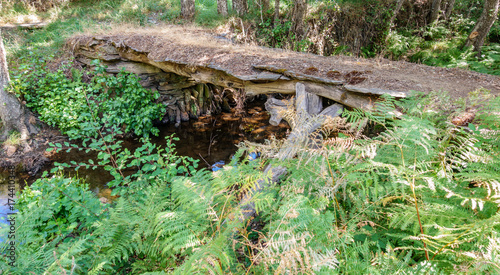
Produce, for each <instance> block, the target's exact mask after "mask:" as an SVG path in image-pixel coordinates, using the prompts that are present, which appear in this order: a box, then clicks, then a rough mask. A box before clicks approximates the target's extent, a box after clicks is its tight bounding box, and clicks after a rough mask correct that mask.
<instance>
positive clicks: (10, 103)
mask: <svg viewBox="0 0 500 275" xmlns="http://www.w3.org/2000/svg"><path fill="white" fill-rule="evenodd" d="M5 55H6V53H5V48H4V45H3V38H2V33H1V32H0V118H1V119H2V124H3V132H2V135H1V137H0V139H1V140H4V139H5V138H7V137H8V135H9V132H10V131H12V130H17V131H18V132H19V133H20V134H21V139H22V140H26V139H27V138H28V137H29V135H30V134H33V133H36V132H37V128H36V127H35V126H34V125H32V124H31V123H30V122H29V120H30V115H29V114H28V112H27V110H26V109H25V108H24V106H23V105H22V104H21V103H20V102H19V100H18V99H17V97H16V96H15V95H14V94H11V93H9V92H7V91H6V90H5V88H6V87H7V85H8V83H9V80H10V79H9V70H8V68H7V59H6V56H5Z"/></svg>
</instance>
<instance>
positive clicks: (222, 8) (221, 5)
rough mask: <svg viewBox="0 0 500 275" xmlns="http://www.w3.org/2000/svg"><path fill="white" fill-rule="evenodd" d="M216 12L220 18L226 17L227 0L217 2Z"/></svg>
mask: <svg viewBox="0 0 500 275" xmlns="http://www.w3.org/2000/svg"><path fill="white" fill-rule="evenodd" d="M217 12H218V13H219V14H220V15H222V16H227V13H228V12H227V0H217Z"/></svg>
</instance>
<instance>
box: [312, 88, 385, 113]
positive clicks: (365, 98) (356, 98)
mask: <svg viewBox="0 0 500 275" xmlns="http://www.w3.org/2000/svg"><path fill="white" fill-rule="evenodd" d="M303 83H304V85H305V87H306V90H307V91H308V92H310V93H314V94H317V95H319V96H322V97H326V98H329V99H332V100H334V101H336V102H338V103H341V104H343V105H346V106H349V107H353V108H360V109H363V110H371V109H372V108H373V104H374V103H375V100H376V98H375V97H372V96H369V95H360V94H357V93H353V92H349V91H346V90H344V89H343V88H341V87H334V86H331V85H324V84H319V83H312V82H303Z"/></svg>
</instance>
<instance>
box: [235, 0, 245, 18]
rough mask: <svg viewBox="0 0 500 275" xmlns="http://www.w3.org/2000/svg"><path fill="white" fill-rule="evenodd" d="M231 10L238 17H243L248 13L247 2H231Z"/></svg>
mask: <svg viewBox="0 0 500 275" xmlns="http://www.w3.org/2000/svg"><path fill="white" fill-rule="evenodd" d="M233 10H234V11H235V12H236V14H238V15H245V14H246V13H247V12H248V6H247V0H233Z"/></svg>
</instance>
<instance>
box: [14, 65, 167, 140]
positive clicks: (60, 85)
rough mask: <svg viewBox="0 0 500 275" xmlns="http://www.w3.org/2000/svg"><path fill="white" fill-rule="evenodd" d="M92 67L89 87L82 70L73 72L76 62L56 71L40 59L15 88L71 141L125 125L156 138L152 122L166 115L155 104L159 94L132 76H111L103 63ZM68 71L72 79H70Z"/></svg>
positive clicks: (18, 77)
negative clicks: (49, 68)
mask: <svg viewBox="0 0 500 275" xmlns="http://www.w3.org/2000/svg"><path fill="white" fill-rule="evenodd" d="M92 65H94V66H95V69H94V71H93V72H92V78H91V80H90V82H89V83H86V82H84V81H83V80H82V76H83V73H82V72H80V71H78V70H75V69H71V70H70V69H69V68H70V66H71V63H70V64H67V65H66V66H63V67H62V68H60V69H58V70H57V71H55V72H52V71H50V70H48V69H46V67H45V60H44V59H39V60H36V61H35V62H34V64H32V66H30V65H25V66H23V67H21V68H20V69H21V70H20V72H21V73H19V74H17V75H13V77H12V83H11V89H12V90H13V91H14V92H16V93H17V94H19V95H21V96H23V97H24V99H25V100H26V102H27V104H26V105H27V106H28V107H30V108H31V109H32V110H34V111H36V112H37V113H38V114H39V115H40V119H41V120H43V121H45V122H46V123H47V124H49V125H51V126H56V127H58V128H59V129H61V131H62V132H63V133H65V134H67V135H68V136H69V137H70V138H81V137H86V136H88V135H91V136H95V135H97V132H95V130H96V129H100V128H102V127H104V125H106V127H111V126H117V127H122V128H123V130H124V131H125V132H133V133H134V134H136V135H138V136H147V135H149V134H150V133H153V134H155V135H157V134H158V129H156V128H154V127H153V121H154V120H155V119H160V118H161V117H162V115H163V114H164V112H165V110H164V107H163V106H162V105H161V104H156V103H154V100H156V99H158V97H159V94H158V92H152V91H149V90H146V89H144V88H143V87H142V86H141V85H140V84H139V79H138V78H137V76H135V75H133V74H130V73H127V72H125V71H123V70H122V71H121V72H120V73H118V74H117V75H116V76H115V75H109V74H107V73H106V68H105V67H104V66H103V65H100V64H99V62H97V61H94V62H93V63H92ZM69 71H70V72H71V77H68V76H67V72H69ZM91 124H96V125H91Z"/></svg>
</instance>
